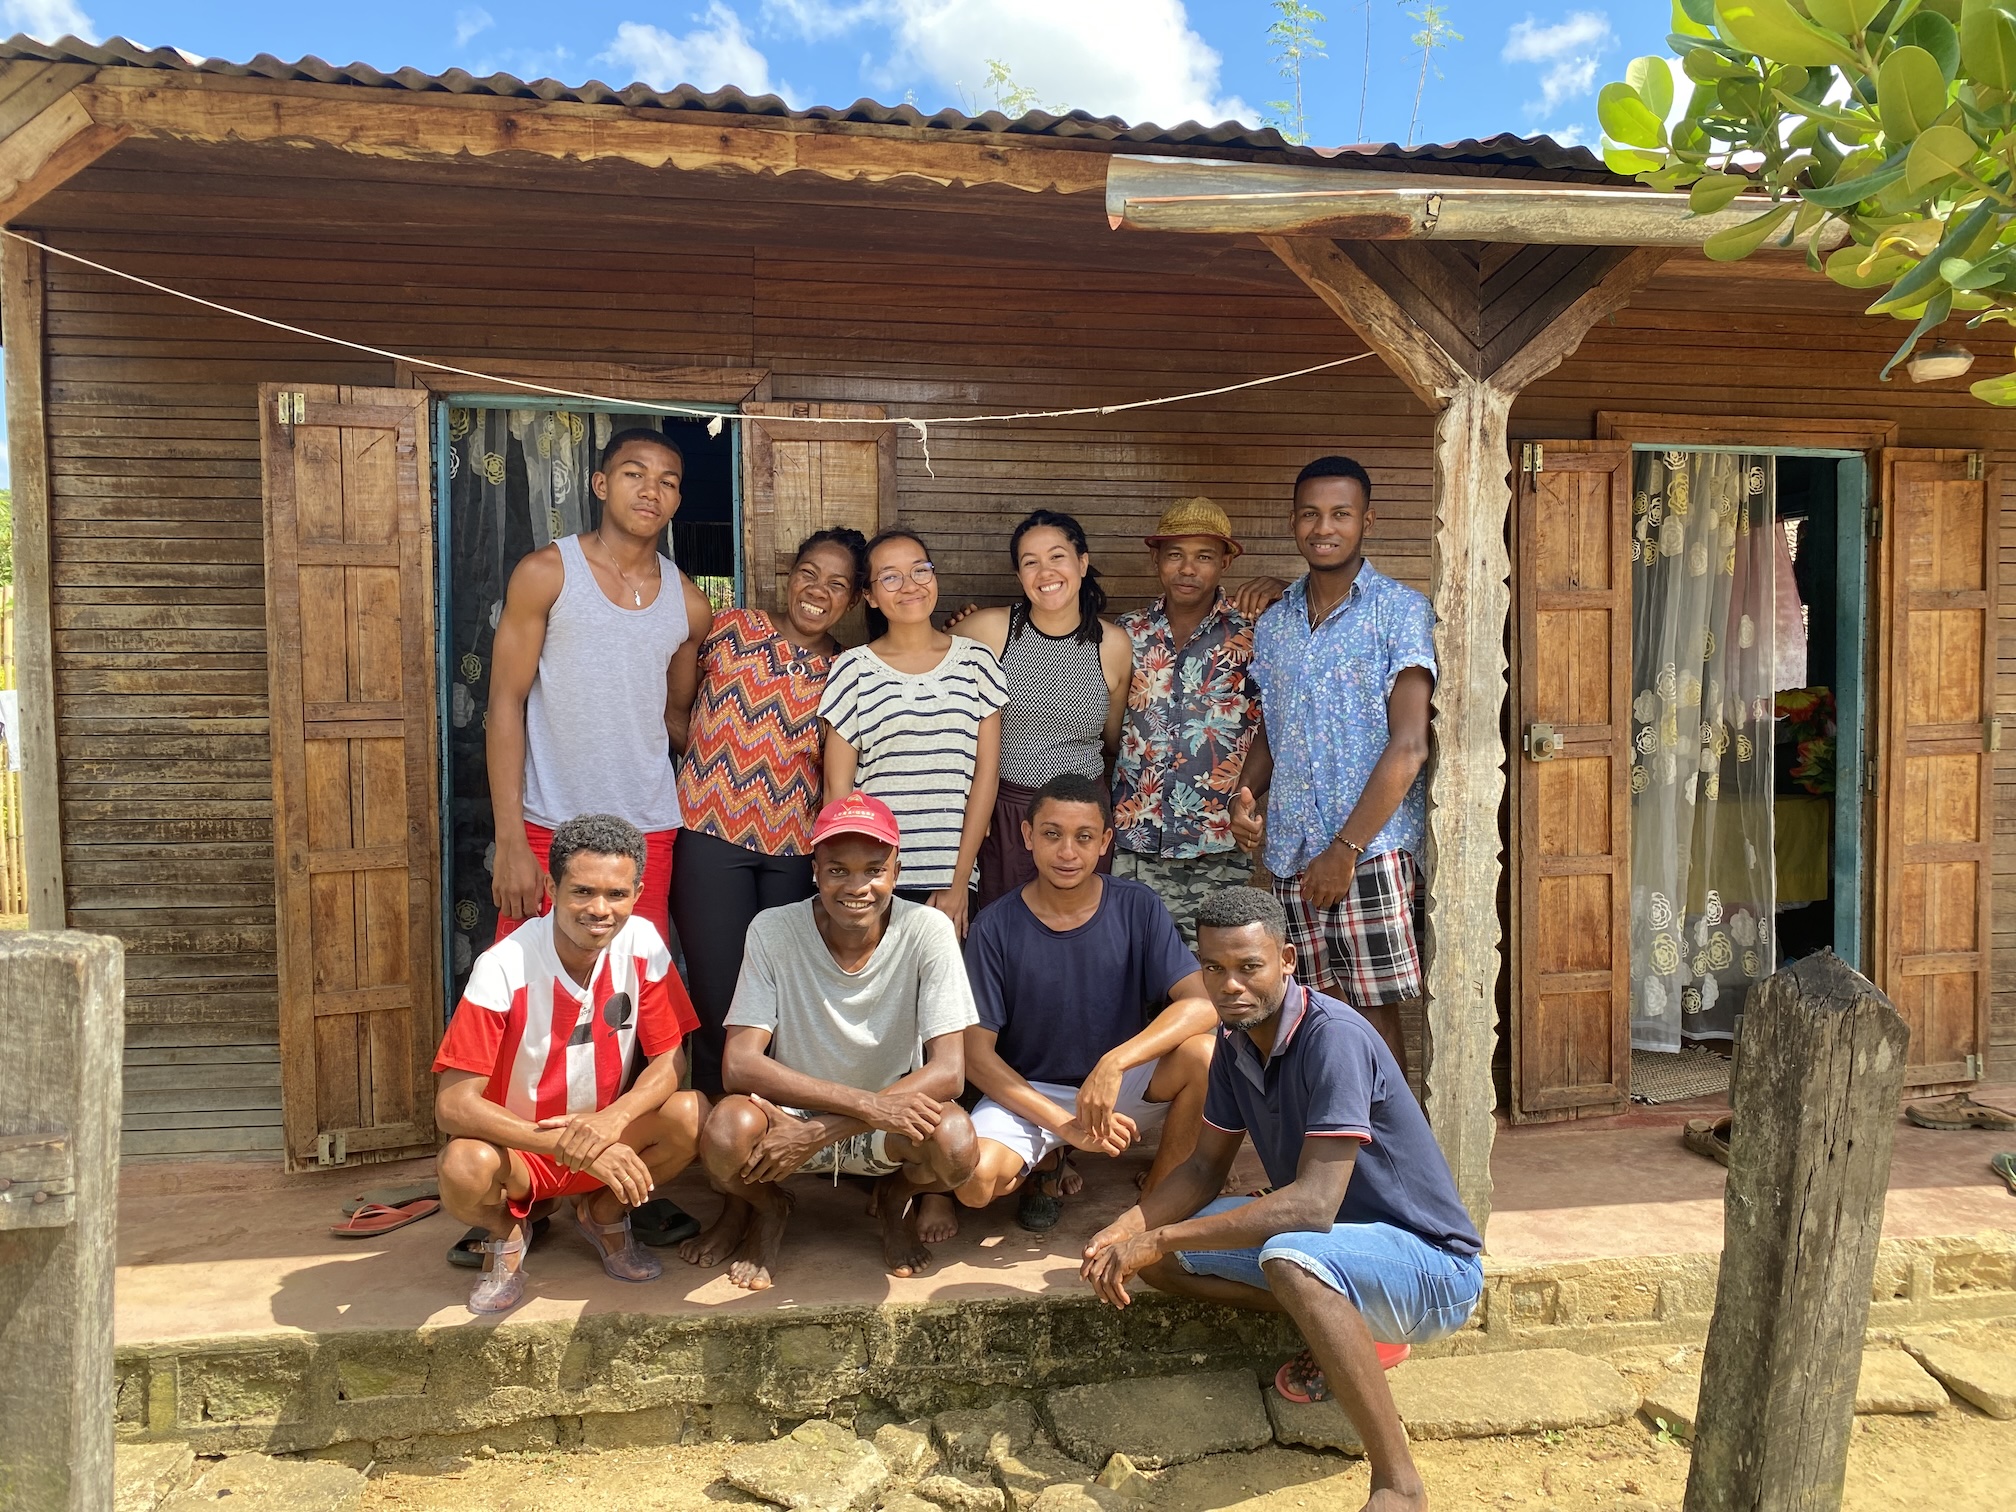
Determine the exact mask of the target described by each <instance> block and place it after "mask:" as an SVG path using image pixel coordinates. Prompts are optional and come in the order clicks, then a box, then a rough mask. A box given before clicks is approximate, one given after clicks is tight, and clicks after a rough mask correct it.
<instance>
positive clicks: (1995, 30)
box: [1960, 5, 2016, 89]
mask: <svg viewBox="0 0 2016 1512" xmlns="http://www.w3.org/2000/svg"><path fill="white" fill-rule="evenodd" d="M1960 57H1961V61H1963V62H1964V63H1965V64H1966V65H1967V73H1968V76H1969V77H1970V78H1972V79H1974V80H1975V81H1976V82H1978V83H1982V84H1986V85H1987V86H1988V87H1989V88H1990V89H2016V15H2011V14H2010V13H2009V11H2008V10H2006V9H2004V8H2003V7H2002V6H2000V5H1970V6H1968V8H1967V9H1966V10H1965V11H1964V12H1963V13H1962V14H1961V17H1960Z"/></svg>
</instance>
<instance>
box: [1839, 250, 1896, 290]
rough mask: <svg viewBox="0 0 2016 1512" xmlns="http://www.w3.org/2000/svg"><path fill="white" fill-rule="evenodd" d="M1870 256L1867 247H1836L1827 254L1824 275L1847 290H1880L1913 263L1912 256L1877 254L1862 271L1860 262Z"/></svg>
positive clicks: (1893, 281) (1891, 282)
mask: <svg viewBox="0 0 2016 1512" xmlns="http://www.w3.org/2000/svg"><path fill="white" fill-rule="evenodd" d="M1868 255H1869V249H1868V248H1867V247H1857V246H1852V245H1851V246H1846V247H1838V248H1836V249H1835V250H1834V251H1833V252H1831V253H1829V254H1828V256H1827V276H1828V277H1829V278H1831V279H1833V280H1834V282H1836V283H1837V284H1840V285H1841V286H1842V287H1843V288H1849V289H1880V288H1884V287H1886V286H1887V285H1889V284H1893V283H1895V282H1896V281H1897V278H1898V276H1899V275H1900V274H1902V273H1903V272H1904V270H1905V269H1907V268H1909V267H1910V266H1911V264H1912V259H1911V258H1909V257H1905V256H1902V255H1899V256H1895V257H1879V258H1877V259H1876V261H1875V262H1873V263H1871V264H1870V265H1869V268H1868V271H1867V272H1864V271H1863V268H1862V263H1863V260H1864V259H1865V258H1867V257H1868Z"/></svg>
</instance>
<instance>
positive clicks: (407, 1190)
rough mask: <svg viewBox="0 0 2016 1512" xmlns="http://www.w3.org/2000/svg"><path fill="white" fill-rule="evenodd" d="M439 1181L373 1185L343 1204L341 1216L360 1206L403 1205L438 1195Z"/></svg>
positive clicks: (347, 1215)
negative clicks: (401, 1184) (400, 1184)
mask: <svg viewBox="0 0 2016 1512" xmlns="http://www.w3.org/2000/svg"><path fill="white" fill-rule="evenodd" d="M440 1195H441V1183H440V1182H438V1181H409V1182H407V1183H406V1185H404V1186H382V1187H373V1188H371V1190H370V1191H368V1192H359V1193H358V1194H357V1195H356V1196H355V1197H352V1198H351V1199H350V1200H349V1201H348V1202H346V1203H344V1204H343V1216H344V1217H345V1218H348V1217H349V1216H350V1215H351V1214H353V1213H355V1212H356V1211H357V1209H359V1208H361V1207H404V1206H406V1204H407V1203H409V1202H418V1201H419V1200H420V1199H421V1198H422V1197H439V1196H440Z"/></svg>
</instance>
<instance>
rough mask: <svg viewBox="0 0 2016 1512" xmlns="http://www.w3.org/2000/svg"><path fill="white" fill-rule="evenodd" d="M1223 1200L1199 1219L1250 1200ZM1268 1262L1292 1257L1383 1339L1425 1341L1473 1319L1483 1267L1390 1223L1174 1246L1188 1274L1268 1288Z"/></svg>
mask: <svg viewBox="0 0 2016 1512" xmlns="http://www.w3.org/2000/svg"><path fill="white" fill-rule="evenodd" d="M1252 1200H1253V1199H1252V1198H1250V1197H1220V1198H1219V1199H1218V1200H1217V1201H1216V1202H1212V1203H1209V1204H1207V1205H1206V1206H1205V1208H1204V1210H1203V1212H1201V1213H1199V1214H1198V1217H1200V1218H1201V1217H1204V1216H1206V1215H1208V1214H1211V1213H1223V1212H1227V1211H1229V1210H1230V1209H1232V1208H1236V1207H1240V1206H1243V1205H1244V1204H1246V1203H1248V1202H1251V1201H1252ZM1269 1260H1289V1261H1292V1262H1294V1264H1296V1265H1297V1266H1299V1267H1301V1269H1303V1270H1305V1271H1307V1272H1308V1273H1309V1274H1310V1275H1312V1276H1314V1277H1315V1278H1316V1279H1317V1280H1318V1281H1321V1282H1322V1283H1323V1284H1324V1285H1325V1286H1327V1287H1329V1288H1330V1289H1331V1290H1332V1291H1335V1292H1341V1293H1342V1294H1343V1295H1344V1296H1345V1297H1347V1298H1349V1299H1350V1302H1351V1305H1352V1306H1353V1307H1355V1308H1357V1309H1358V1311H1359V1313H1360V1314H1361V1315H1362V1316H1363V1317H1364V1319H1365V1326H1366V1327H1367V1328H1368V1329H1370V1330H1371V1332H1372V1337H1373V1338H1375V1339H1377V1340H1378V1341H1379V1342H1380V1343H1382V1344H1426V1343H1428V1342H1429V1341H1430V1340H1431V1339H1439V1338H1441V1337H1442V1336H1443V1335H1444V1334H1452V1333H1454V1332H1456V1330H1457V1329H1459V1328H1461V1327H1462V1326H1463V1325H1464V1324H1465V1323H1466V1322H1468V1321H1469V1319H1470V1313H1471V1310H1472V1309H1473V1308H1475V1307H1476V1305H1477V1299H1478V1297H1480V1296H1481V1295H1483V1291H1484V1267H1483V1265H1482V1264H1481V1263H1480V1262H1479V1261H1478V1259H1477V1257H1476V1256H1474V1255H1456V1254H1451V1253H1450V1252H1449V1251H1448V1250H1443V1249H1437V1248H1436V1247H1435V1246H1434V1245H1432V1244H1430V1243H1429V1242H1428V1241H1427V1240H1425V1239H1422V1238H1419V1237H1417V1236H1415V1235H1413V1234H1410V1233H1408V1232H1407V1231H1406V1230H1405V1229H1401V1228H1395V1227H1394V1226H1393V1225H1392V1224H1390V1223H1340V1224H1338V1225H1336V1226H1335V1227H1334V1228H1331V1229H1329V1230H1328V1231H1327V1232H1325V1231H1311V1232H1307V1233H1300V1234H1276V1235H1275V1236H1274V1237H1273V1238H1272V1239H1269V1240H1268V1241H1267V1242H1266V1243H1265V1244H1263V1245H1261V1246H1260V1247H1259V1248H1258V1249H1238V1250H1179V1251H1178V1252H1177V1254H1176V1262H1177V1264H1179V1265H1181V1266H1182V1267H1183V1269H1185V1270H1186V1271H1188V1272H1189V1273H1190V1274H1191V1275H1193V1276H1219V1277H1222V1278H1223V1279H1224V1280H1227V1281H1238V1282H1241V1283H1243V1284H1244V1285H1247V1286H1251V1287H1255V1288H1257V1289H1258V1290H1260V1291H1271V1290H1272V1287H1270V1286H1269V1285H1268V1281H1267V1272H1266V1271H1265V1270H1264V1269H1262V1266H1263V1264H1264V1263H1265V1262H1266V1261H1269Z"/></svg>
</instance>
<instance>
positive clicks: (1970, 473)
mask: <svg viewBox="0 0 2016 1512" xmlns="http://www.w3.org/2000/svg"><path fill="white" fill-rule="evenodd" d="M1981 475H1982V466H1981V453H1979V452H1978V451H1970V452H1969V453H1967V481H1968V482H1970V483H1978V482H1980V481H1981Z"/></svg>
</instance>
